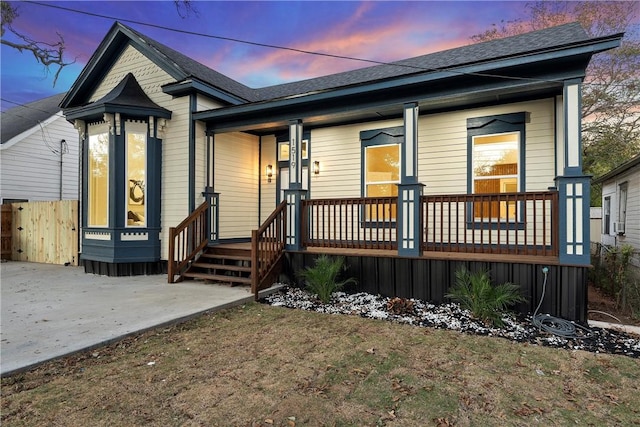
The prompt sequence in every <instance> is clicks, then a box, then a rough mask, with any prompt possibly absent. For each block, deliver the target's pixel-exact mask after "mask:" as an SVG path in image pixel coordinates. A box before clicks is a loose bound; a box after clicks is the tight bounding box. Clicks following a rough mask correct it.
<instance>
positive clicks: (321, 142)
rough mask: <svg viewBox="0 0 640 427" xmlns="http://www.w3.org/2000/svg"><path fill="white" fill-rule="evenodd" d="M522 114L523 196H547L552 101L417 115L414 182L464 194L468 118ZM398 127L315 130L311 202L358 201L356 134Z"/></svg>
mask: <svg viewBox="0 0 640 427" xmlns="http://www.w3.org/2000/svg"><path fill="white" fill-rule="evenodd" d="M520 111H526V112H528V113H530V122H529V123H527V124H526V130H525V132H526V145H525V150H526V153H525V155H526V166H525V191H546V190H547V189H548V188H549V187H552V186H553V185H554V177H555V171H554V152H555V150H554V143H555V138H554V127H555V126H554V120H555V118H554V100H553V99H544V100H539V101H531V102H522V103H514V104H508V105H501V106H496V107H486V108H477V109H470V110H462V111H455V112H447V113H440V114H430V115H423V116H420V119H419V121H418V180H419V181H420V182H422V183H423V184H425V189H424V194H425V195H428V194H466V193H467V192H468V189H467V119H468V118H473V117H483V116H491V115H497V114H508V113H515V112H520ZM402 125H403V122H402V120H401V119H399V120H389V121H377V122H370V123H360V124H355V125H347V126H339V127H332V128H322V129H316V130H313V131H312V132H311V161H312V162H313V161H319V162H320V169H321V172H320V174H319V175H318V176H312V177H311V185H310V190H311V194H310V195H311V197H312V198H337V197H360V196H361V187H362V184H361V176H360V175H361V157H362V154H361V143H360V131H363V130H372V129H382V128H387V127H393V126H402ZM263 156H264V155H263ZM263 158H264V157H263Z"/></svg>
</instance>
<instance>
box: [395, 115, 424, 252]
mask: <svg viewBox="0 0 640 427" xmlns="http://www.w3.org/2000/svg"><path fill="white" fill-rule="evenodd" d="M400 161H401V164H402V167H401V170H402V174H401V176H400V184H398V209H397V210H398V214H397V218H396V221H397V224H398V228H397V232H398V236H397V239H398V255H400V256H412V257H417V256H420V255H421V254H422V238H421V236H422V229H421V224H422V221H421V218H420V212H421V206H420V198H421V197H422V189H423V188H424V185H423V184H421V183H419V182H418V104H417V103H416V102H410V103H407V104H404V143H403V144H402V148H401V159H400Z"/></svg>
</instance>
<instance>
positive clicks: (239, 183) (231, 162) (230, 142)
mask: <svg viewBox="0 0 640 427" xmlns="http://www.w3.org/2000/svg"><path fill="white" fill-rule="evenodd" d="M214 151H215V153H214V158H215V167H214V188H215V191H216V192H218V193H220V219H219V221H220V223H219V225H220V238H221V239H232V238H247V237H250V236H251V230H255V229H257V228H258V226H259V224H258V199H259V196H258V181H259V179H260V178H259V177H258V151H259V143H258V137H256V136H253V135H249V134H245V133H239V132H234V133H227V134H220V135H216V139H215V148H214Z"/></svg>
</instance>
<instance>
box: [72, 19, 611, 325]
mask: <svg viewBox="0 0 640 427" xmlns="http://www.w3.org/2000/svg"><path fill="white" fill-rule="evenodd" d="M622 36H623V35H622V34H615V35H611V36H606V37H599V38H593V39H590V38H589V37H588V36H587V34H586V33H585V31H584V30H583V29H582V28H581V27H580V25H579V24H577V23H574V24H567V25H562V26H559V27H555V28H550V29H545V30H540V31H536V32H532V33H529V34H523V35H519V36H515V37H510V38H505V39H502V40H495V41H489V42H485V43H480V44H475V45H469V46H464V47H460V48H456V49H451V50H447V51H443V52H438V53H433V54H429V55H424V56H420V57H416V58H411V59H407V60H403V61H398V62H395V63H392V64H387V65H377V66H373V67H368V68H362V69H358V70H354V71H348V72H343V73H339V74H334V75H329V76H324V77H319V78H313V79H308V80H303V81H299V82H293V83H287V84H281V85H276V86H270V87H265V88H260V89H252V88H249V87H247V86H245V85H243V84H241V83H238V82H236V81H234V80H232V79H230V78H228V77H226V76H224V75H222V74H220V73H218V72H216V71H214V70H212V69H210V68H208V67H206V66H204V65H202V64H200V63H198V62H195V61H193V60H192V59H190V58H188V57H186V56H184V55H183V54H181V53H179V52H177V51H175V50H173V49H171V48H169V47H167V46H165V45H163V44H161V43H158V42H157V41H155V40H152V39H150V38H149V37H147V36H145V35H143V34H141V33H139V32H137V31H135V30H133V29H131V28H129V27H127V26H125V25H122V24H120V23H115V24H114V25H113V27H112V28H111V29H110V31H109V32H108V34H107V35H106V37H105V39H104V40H103V41H102V43H101V44H100V45H99V46H98V49H97V50H96V52H95V53H94V55H93V56H92V57H91V59H90V60H89V62H88V63H87V65H86V67H85V68H84V70H83V71H82V72H81V74H80V76H79V77H78V79H77V80H76V82H75V83H74V84H73V86H72V87H71V89H70V90H69V92H68V93H67V96H66V97H65V99H64V100H63V101H62V103H61V107H62V108H63V110H64V112H65V115H66V117H67V118H68V119H69V120H72V121H74V123H75V126H76V128H77V129H78V130H79V131H80V134H81V137H82V140H83V141H84V151H83V158H82V173H81V177H82V190H81V191H82V200H83V203H82V205H83V209H82V215H81V216H82V219H81V222H82V231H81V236H82V237H81V239H82V248H83V249H82V253H81V260H82V261H83V263H84V265H85V269H86V271H89V272H100V273H105V274H112V275H124V274H144V273H154V272H162V271H166V270H167V269H168V270H169V281H174V279H175V278H176V276H177V277H178V278H179V279H181V278H183V277H201V278H209V279H211V280H222V279H225V278H226V279H228V280H229V281H230V282H236V283H251V285H252V289H253V290H254V291H256V290H258V289H259V288H261V287H264V286H268V285H269V284H270V283H271V280H272V278H273V277H274V275H275V274H276V273H277V272H278V269H279V268H282V269H284V272H285V273H288V274H289V276H290V277H292V278H293V277H295V275H294V272H295V271H296V270H297V269H299V268H302V267H304V266H305V265H309V264H310V263H312V261H313V259H314V257H315V256H316V255H317V254H318V253H331V254H333V255H344V256H346V260H347V265H348V266H349V271H348V274H349V275H351V276H355V277H357V278H358V281H359V288H360V289H363V290H365V291H369V292H379V293H382V294H387V295H397V296H401V297H410V296H413V297H417V298H422V299H427V300H431V301H435V302H439V301H442V300H443V299H444V295H445V293H446V292H447V288H448V286H449V285H450V284H451V282H452V281H453V277H454V276H453V275H454V272H455V270H456V269H457V268H459V267H461V266H467V267H468V268H470V269H472V270H478V269H490V270H491V272H492V275H493V277H494V279H495V280H496V281H497V282H504V281H507V280H508V281H513V282H515V283H518V284H519V285H520V286H521V288H522V292H523V294H524V295H525V296H526V297H527V298H528V300H529V302H528V303H527V304H523V305H521V306H520V307H519V309H520V310H522V311H533V309H534V308H535V306H536V305H537V303H538V301H539V299H540V298H541V296H542V283H543V280H544V276H543V272H542V267H549V268H550V272H549V277H548V283H547V290H548V293H547V295H546V297H545V300H544V304H543V310H546V311H547V312H549V313H551V314H554V315H560V316H563V317H567V318H570V319H575V320H581V321H585V320H586V312H587V305H586V303H587V286H586V277H587V271H588V269H589V266H590V259H589V191H590V187H589V177H588V176H585V175H584V174H583V171H582V159H581V141H580V125H581V113H580V99H581V88H580V87H581V86H580V85H581V82H582V80H583V78H584V75H585V68H586V67H587V65H588V63H589V61H590V59H591V56H592V55H593V54H595V53H598V52H601V51H605V50H608V49H611V48H615V47H617V46H619V45H620V40H621V38H622ZM247 66H251V60H250V58H247ZM281 202H282V203H281ZM261 224H262V225H261ZM258 228H259V229H258ZM243 242H244V243H243ZM248 242H251V244H249V243H248ZM231 243H237V245H235V249H233V247H230V244H231ZM242 245H244V247H246V248H247V251H248V252H247V253H248V254H250V255H246V254H245V255H241V251H242V247H243V246H242ZM208 247H212V249H209V248H208ZM223 249H224V250H226V251H227V252H226V253H225V252H224V251H223ZM233 250H235V251H237V252H233ZM203 251H204V252H205V256H201V257H199V255H200V254H201V253H202V252H203ZM283 254H284V255H283ZM216 259H221V261H219V262H218V263H217V264H215V263H214V264H211V263H210V262H211V260H216ZM245 259H246V260H247V261H244V260H245ZM205 261H208V262H205ZM221 264H224V265H221ZM247 264H250V265H247ZM225 265H226V267H225ZM225 268H226V270H225ZM197 269H200V270H199V271H195V270H197ZM223 271H224V273H222V272H223ZM247 275H249V277H246V276H247Z"/></svg>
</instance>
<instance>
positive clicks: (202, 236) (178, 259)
mask: <svg viewBox="0 0 640 427" xmlns="http://www.w3.org/2000/svg"><path fill="white" fill-rule="evenodd" d="M209 206H210V202H209V201H205V202H204V203H202V204H201V205H200V206H198V208H197V209H196V210H195V211H193V212H192V213H191V215H189V216H188V217H187V218H185V219H184V221H182V222H181V223H180V224H178V225H177V226H176V227H171V228H170V229H169V259H168V266H167V270H168V271H167V276H168V281H169V283H175V282H176V280H175V276H176V275H178V276H179V277H178V280H177V281H180V280H182V278H183V277H182V274H183V273H184V271H185V270H186V267H188V265H189V263H190V262H191V261H193V260H194V259H195V258H196V256H198V254H199V253H200V252H201V251H202V250H203V249H204V248H205V246H207V244H208V243H209V224H210V221H211V218H210V215H209Z"/></svg>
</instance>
